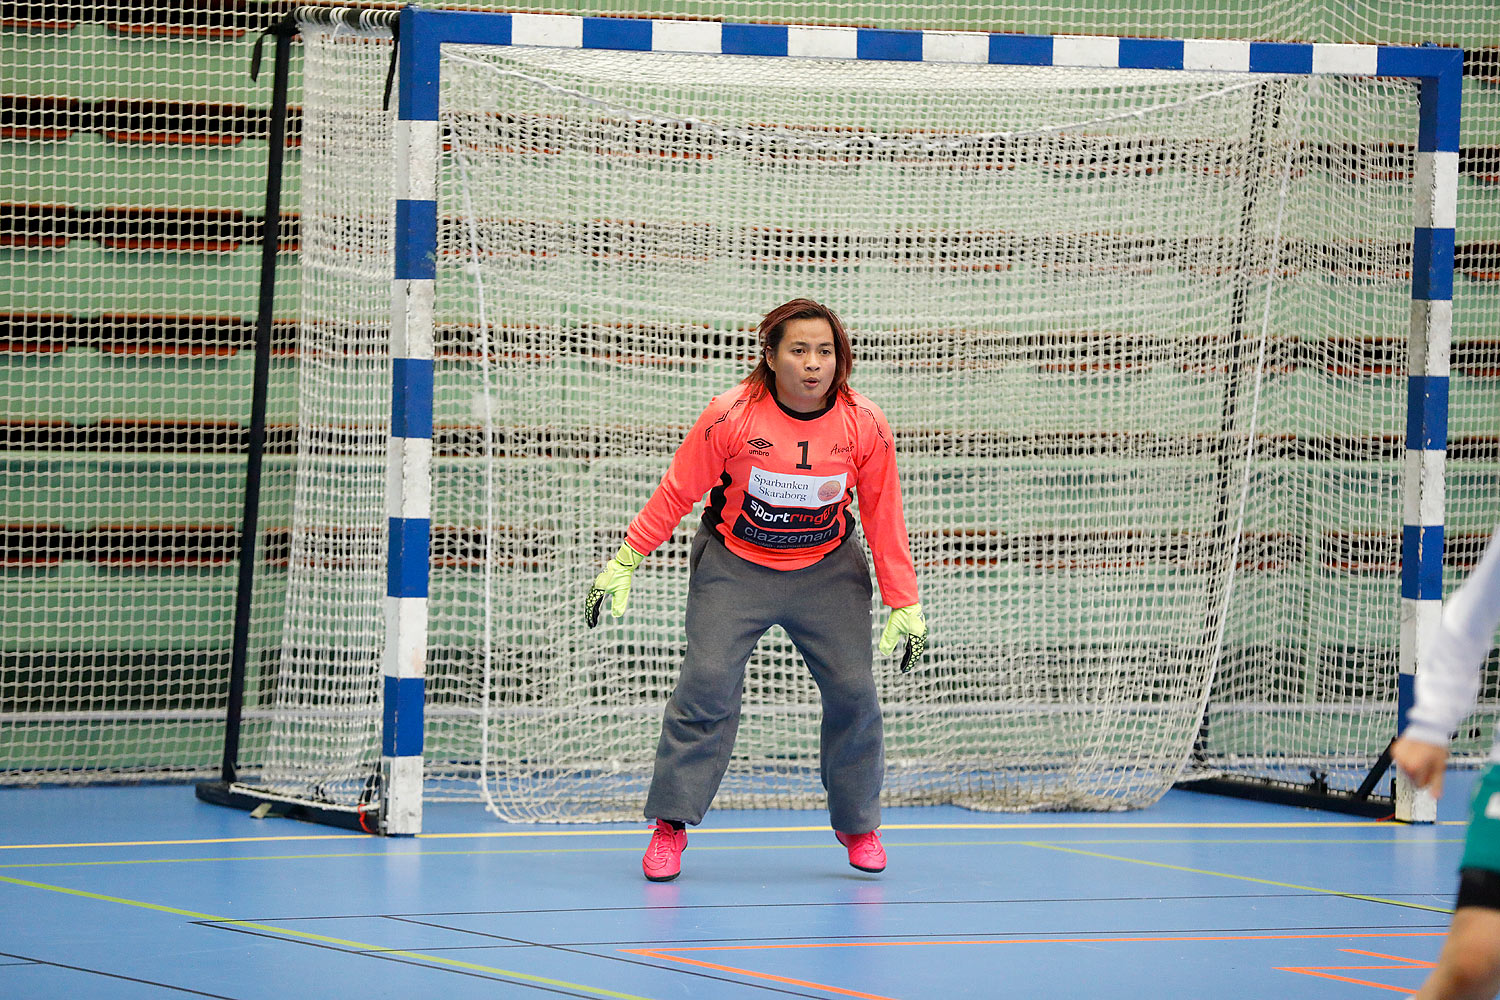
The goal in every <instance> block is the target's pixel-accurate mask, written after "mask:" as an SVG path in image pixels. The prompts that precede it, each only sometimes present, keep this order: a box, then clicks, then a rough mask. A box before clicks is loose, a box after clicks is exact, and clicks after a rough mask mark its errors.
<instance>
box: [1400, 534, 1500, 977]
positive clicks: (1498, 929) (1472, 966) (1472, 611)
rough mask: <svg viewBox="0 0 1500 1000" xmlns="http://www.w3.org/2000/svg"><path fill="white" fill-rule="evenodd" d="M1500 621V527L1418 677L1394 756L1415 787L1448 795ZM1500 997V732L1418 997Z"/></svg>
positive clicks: (1450, 608)
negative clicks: (1449, 767)
mask: <svg viewBox="0 0 1500 1000" xmlns="http://www.w3.org/2000/svg"><path fill="white" fill-rule="evenodd" d="M1497 624H1500V529H1497V530H1496V532H1495V534H1494V535H1493V536H1492V537H1491V538H1490V543H1489V546H1488V547H1487V548H1486V549H1485V551H1484V555H1483V556H1482V557H1481V558H1480V560H1479V565H1478V566H1476V567H1475V568H1474V571H1473V572H1472V573H1471V574H1469V578H1468V579H1467V580H1465V581H1464V583H1463V585H1462V586H1461V587H1459V588H1458V590H1456V591H1454V592H1453V596H1452V597H1451V598H1449V600H1448V602H1447V604H1446V605H1445V607H1444V608H1443V617H1442V623H1441V625H1440V627H1439V628H1438V629H1437V639H1436V642H1435V643H1434V648H1433V652H1432V655H1431V657H1429V658H1428V659H1426V660H1424V661H1423V662H1422V663H1421V665H1420V668H1419V669H1418V670H1417V701H1416V705H1415V706H1413V707H1412V710H1411V712H1410V713H1409V715H1408V718H1407V724H1406V729H1405V730H1404V731H1403V732H1402V733H1401V738H1400V739H1398V740H1397V741H1396V743H1395V745H1394V746H1393V747H1392V748H1391V755H1392V757H1393V758H1394V759H1395V761H1396V764H1397V765H1398V766H1400V768H1401V770H1403V771H1405V772H1406V773H1407V775H1409V776H1410V777H1411V779H1412V782H1413V783H1414V784H1415V785H1416V786H1417V787H1418V788H1427V789H1429V790H1430V791H1431V792H1432V794H1433V795H1434V796H1437V795H1440V794H1441V793H1442V790H1443V770H1444V767H1445V765H1446V763H1447V760H1448V742H1449V739H1450V738H1451V737H1452V734H1453V731H1454V730H1455V729H1457V728H1458V724H1459V723H1460V722H1462V721H1463V719H1464V717H1465V716H1466V715H1468V714H1469V713H1470V712H1472V711H1473V710H1474V706H1475V703H1476V701H1477V700H1478V697H1479V674H1480V670H1481V668H1482V667H1483V665H1484V660H1485V656H1486V654H1487V653H1488V652H1489V649H1490V643H1491V641H1492V639H1493V636H1494V634H1495V626H1496V625H1497ZM1497 990H1500V735H1497V740H1496V743H1495V745H1494V746H1493V747H1491V749H1490V756H1489V761H1488V763H1487V765H1486V766H1485V769H1484V771H1483V772H1482V773H1481V775H1480V778H1479V784H1478V786H1477V787H1476V789H1475V792H1474V800H1473V803H1472V804H1471V806H1470V817H1469V830H1468V835H1467V836H1466V838H1465V839H1464V853H1463V860H1462V861H1461V862H1459V882H1458V902H1457V904H1456V905H1455V907H1454V913H1453V923H1452V925H1451V926H1450V927H1449V928H1448V937H1447V940H1446V941H1445V942H1444V943H1443V952H1442V955H1441V956H1439V958H1438V962H1437V966H1436V967H1435V968H1434V969H1433V970H1432V973H1431V974H1430V975H1429V976H1428V977H1427V982H1425V983H1424V984H1422V989H1421V990H1420V991H1418V993H1417V997H1418V998H1420V1000H1438V998H1442V1000H1457V998H1469V997H1472V998H1475V1000H1480V998H1483V1000H1489V998H1491V997H1493V996H1495V993H1496V991H1497Z"/></svg>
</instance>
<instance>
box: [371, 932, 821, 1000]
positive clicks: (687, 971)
mask: <svg viewBox="0 0 1500 1000" xmlns="http://www.w3.org/2000/svg"><path fill="white" fill-rule="evenodd" d="M388 919H391V920H396V921H398V922H400V923H407V924H414V925H416V926H419V927H431V928H433V929H434V930H443V931H452V932H454V933H456V934H467V935H470V936H471V937H480V938H486V939H490V940H494V941H508V942H511V943H512V945H515V944H520V945H527V946H530V947H532V948H543V949H546V950H549V951H558V952H562V953H564V954H567V955H582V956H584V957H586V958H599V959H604V960H605V961H609V962H620V963H622V964H624V965H639V966H642V967H644V968H647V969H657V970H660V971H662V972H670V973H673V974H674V976H675V975H685V976H691V977H693V978H694V979H710V980H714V981H717V982H721V983H729V984H731V985H734V986H740V987H748V988H750V989H757V990H763V991H765V992H767V993H781V994H785V995H786V996H793V997H810V998H812V1000H822V998H823V996H824V995H823V994H821V993H803V992H801V991H799V990H790V989H787V988H786V987H785V986H771V985H769V984H767V983H756V982H746V981H745V980H743V979H731V978H729V977H728V976H716V975H713V974H711V973H708V972H700V971H698V970H697V969H691V968H682V969H677V968H674V967H672V966H670V965H658V964H656V963H655V962H647V961H643V960H642V959H639V958H627V957H626V956H624V955H608V954H604V955H601V954H599V953H598V952H593V951H586V950H585V949H584V948H583V947H579V946H575V945H563V944H543V943H542V942H540V941H527V940H525V939H523V938H515V937H507V936H505V935H502V934H488V933H486V932H484V931H472V930H468V929H467V928H463V927H448V926H446V925H444V924H434V923H426V922H423V921H420V920H409V919H407V918H405V917H391V918H388ZM599 947H610V944H609V943H608V942H603V943H601V944H600V945H599ZM422 950H423V951H443V950H445V949H442V948H424V949H422ZM464 950H473V949H472V948H466V949H464Z"/></svg>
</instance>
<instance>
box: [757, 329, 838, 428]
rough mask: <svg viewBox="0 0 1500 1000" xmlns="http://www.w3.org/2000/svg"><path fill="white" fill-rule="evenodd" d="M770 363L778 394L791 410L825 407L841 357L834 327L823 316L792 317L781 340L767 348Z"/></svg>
mask: <svg viewBox="0 0 1500 1000" xmlns="http://www.w3.org/2000/svg"><path fill="white" fill-rule="evenodd" d="M766 363H767V364H769V365H770V366H771V371H773V372H775V373H776V398H777V399H778V400H780V401H781V405H783V406H785V407H786V408H787V409H788V410H795V411H796V412H797V413H811V412H812V411H814V410H821V409H822V408H823V405H824V400H825V399H826V398H827V396H828V389H829V387H830V386H831V385H832V384H833V374H834V370H835V369H836V368H837V367H838V357H837V355H836V354H835V353H834V346H833V328H832V327H831V326H829V325H828V321H827V320H826V319H823V318H821V317H816V316H815V317H811V318H808V319H789V320H787V321H786V326H785V327H784V328H783V330H782V335H781V343H780V344H778V345H777V347H776V350H775V351H774V352H767V354H766Z"/></svg>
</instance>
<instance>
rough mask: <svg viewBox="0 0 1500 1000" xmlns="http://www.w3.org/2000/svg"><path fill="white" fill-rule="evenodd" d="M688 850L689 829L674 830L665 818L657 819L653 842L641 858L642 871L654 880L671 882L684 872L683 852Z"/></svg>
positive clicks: (652, 837)
mask: <svg viewBox="0 0 1500 1000" xmlns="http://www.w3.org/2000/svg"><path fill="white" fill-rule="evenodd" d="M685 850H687V831H686V830H674V829H672V824H671V823H668V822H667V821H666V820H664V819H659V820H657V821H656V828H655V829H654V830H652V831H651V843H650V844H648V845H647V846H646V856H645V857H644V858H642V859H641V871H643V872H645V873H646V877H647V878H648V879H650V880H651V881H653V882H670V881H672V880H673V879H674V878H676V877H677V876H678V875H680V874H681V873H682V852H683V851H685Z"/></svg>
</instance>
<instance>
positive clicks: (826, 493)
mask: <svg viewBox="0 0 1500 1000" xmlns="http://www.w3.org/2000/svg"><path fill="white" fill-rule="evenodd" d="M840 492H842V491H841V490H840V489H839V484H838V482H837V481H836V480H833V479H830V480H829V481H828V482H826V483H824V484H823V485H822V486H819V487H818V499H819V500H822V501H823V502H824V503H827V502H828V501H829V500H832V499H833V498H834V497H836V496H838V495H839V493H840Z"/></svg>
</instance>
